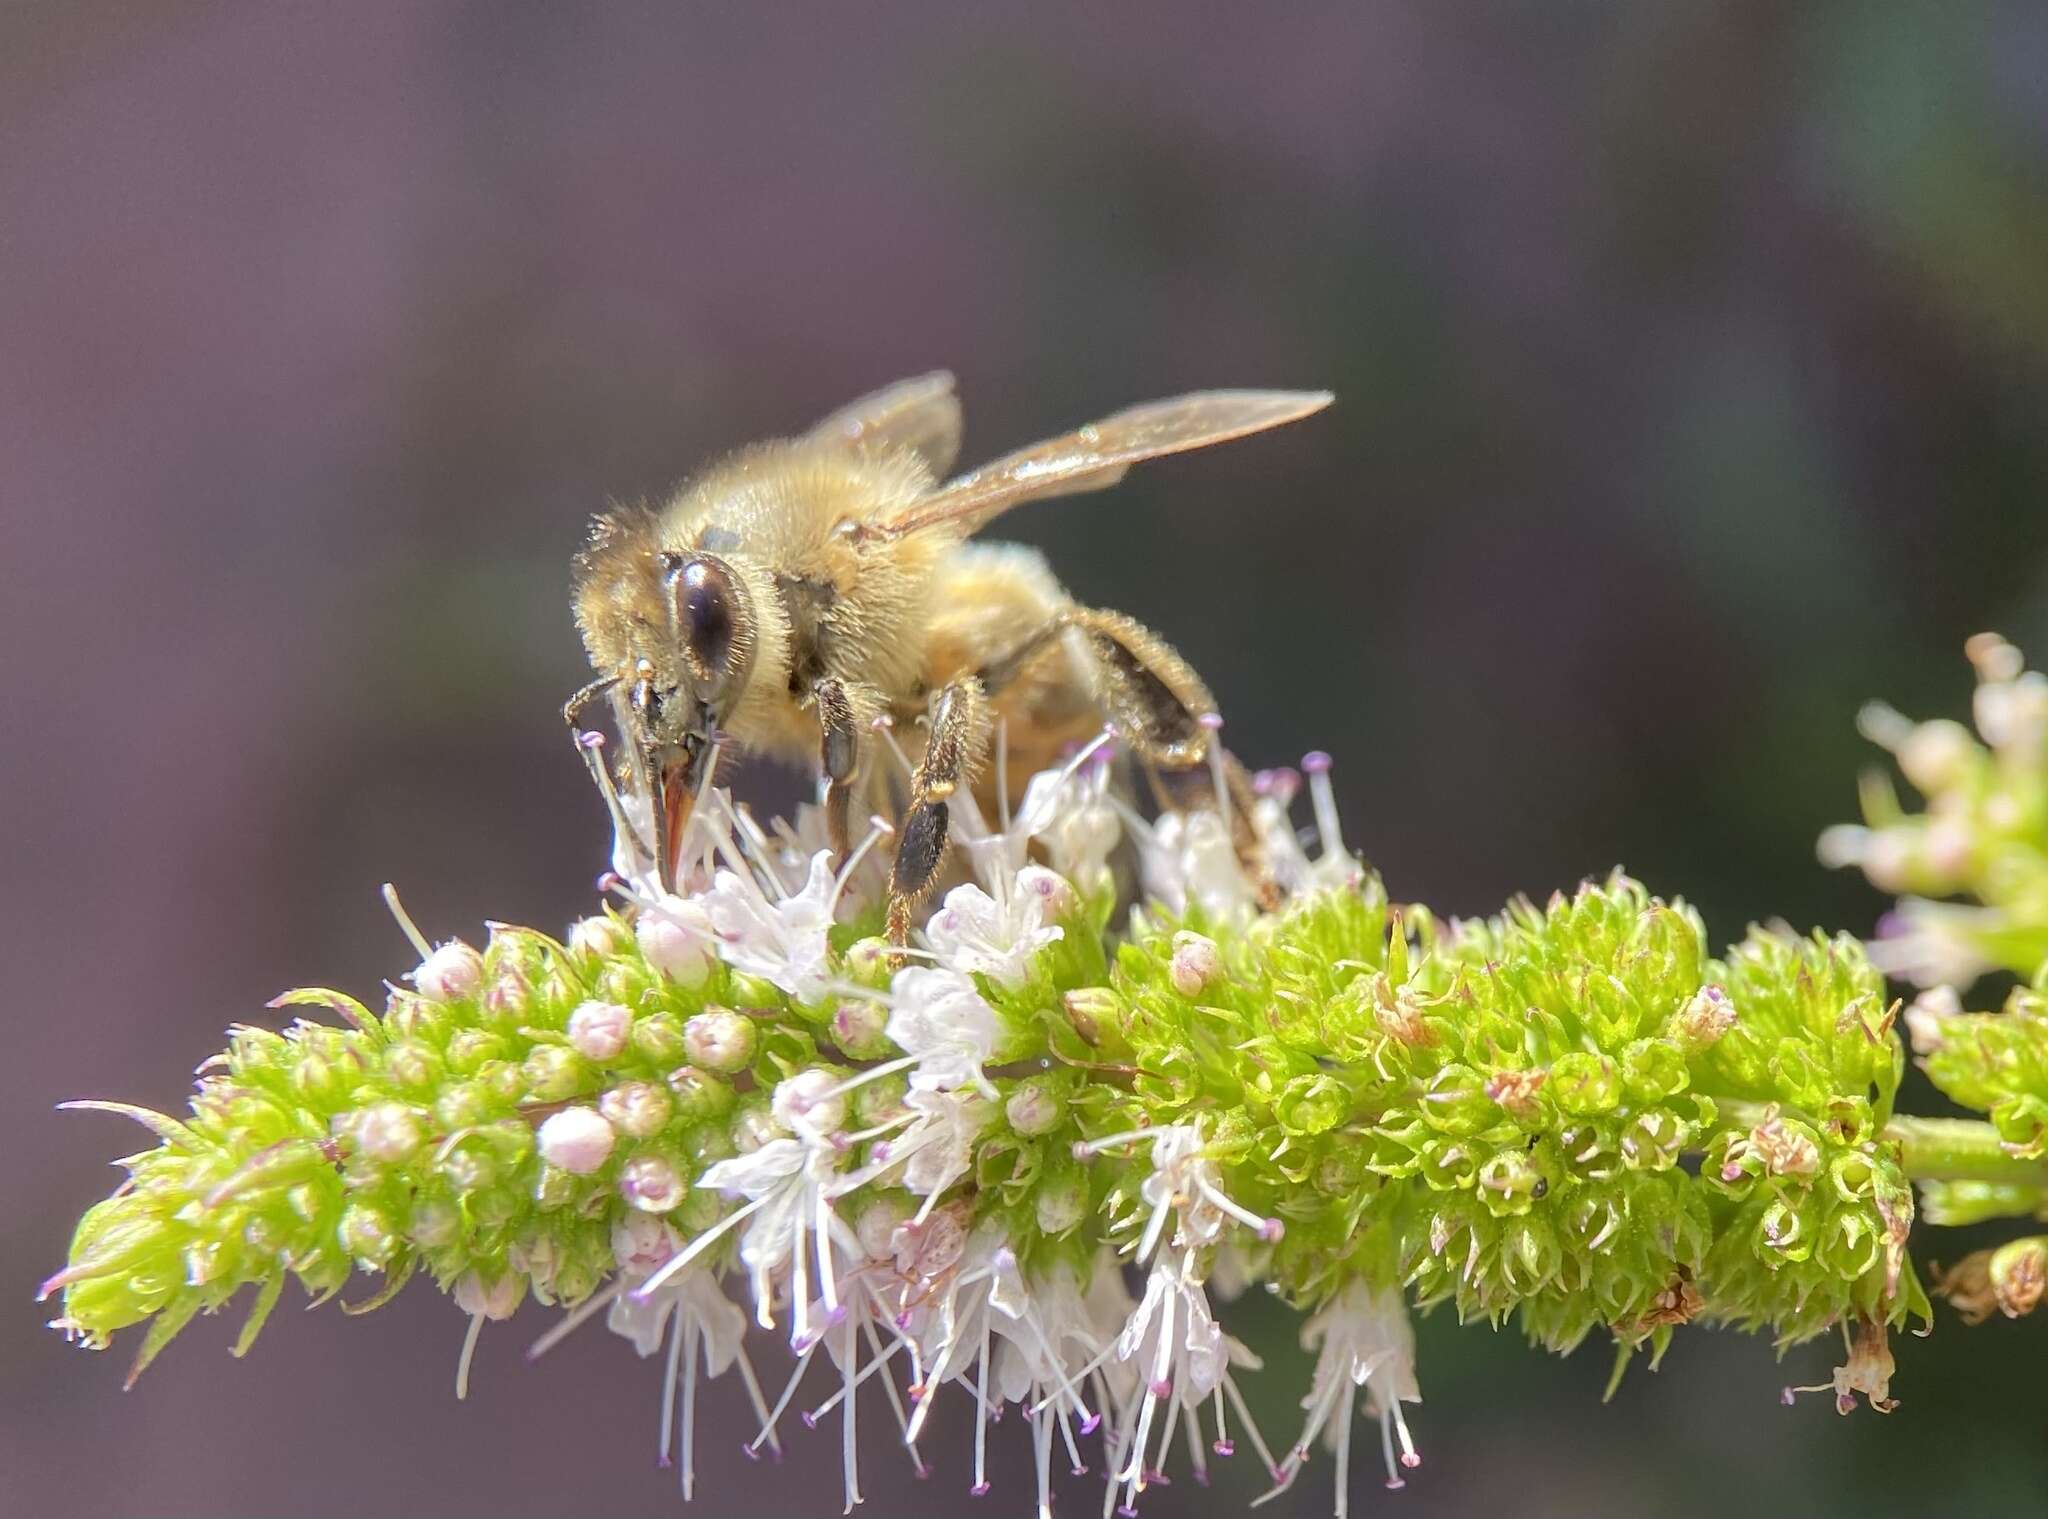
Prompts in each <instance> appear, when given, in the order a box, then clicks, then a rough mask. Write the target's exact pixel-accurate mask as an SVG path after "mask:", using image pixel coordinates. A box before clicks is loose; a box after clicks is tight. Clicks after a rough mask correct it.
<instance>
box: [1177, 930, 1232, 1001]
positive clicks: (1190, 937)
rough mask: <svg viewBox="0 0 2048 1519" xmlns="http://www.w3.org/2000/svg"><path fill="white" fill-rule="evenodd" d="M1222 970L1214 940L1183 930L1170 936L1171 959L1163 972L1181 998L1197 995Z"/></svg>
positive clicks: (1220, 959) (1221, 962) (1220, 958)
mask: <svg viewBox="0 0 2048 1519" xmlns="http://www.w3.org/2000/svg"><path fill="white" fill-rule="evenodd" d="M1222 969H1223V960H1222V957H1221V956H1219V955H1218V954H1217V953H1216V941H1215V940H1214V939H1209V938H1204V937H1203V936H1202V935H1201V934H1192V933H1188V932H1186V931H1185V930H1183V931H1182V932H1180V933H1177V934H1175V935H1174V936H1173V962H1172V964H1171V965H1170V966H1169V967H1168V969H1167V975H1168V977H1169V978H1170V979H1171V980H1172V982H1173V989H1174V990H1175V991H1177V992H1179V993H1180V994H1181V995H1182V996H1183V997H1199V996H1200V995H1201V994H1202V992H1203V991H1204V990H1205V989H1207V987H1208V985H1209V983H1210V982H1212V981H1214V980H1215V979H1216V977H1217V974H1218V973H1219V972H1220V971H1221V970H1222Z"/></svg>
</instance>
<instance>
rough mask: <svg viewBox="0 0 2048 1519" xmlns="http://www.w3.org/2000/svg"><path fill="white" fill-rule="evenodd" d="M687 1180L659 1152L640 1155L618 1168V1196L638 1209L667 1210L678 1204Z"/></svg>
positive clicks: (688, 1188) (647, 1210) (659, 1211)
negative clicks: (657, 1153)
mask: <svg viewBox="0 0 2048 1519" xmlns="http://www.w3.org/2000/svg"><path fill="white" fill-rule="evenodd" d="M689 1190H690V1186H689V1183H688V1182H686V1181H684V1180H683V1178H682V1177H681V1176H680V1175H678V1174H677V1172H676V1168H675V1167H674V1166H672V1165H670V1164H669V1163H668V1162H667V1161H665V1160H663V1159H662V1158H661V1157H660V1156H659V1155H641V1156H638V1157H636V1158H634V1159H632V1160H629V1161H627V1162H626V1164H625V1166H624V1167H623V1168H622V1169H621V1170H620V1172H619V1196H621V1197H623V1198H625V1200H626V1201H627V1202H628V1203H629V1204H631V1205H632V1206H633V1207H635V1208H637V1209H639V1210H640V1211H641V1212H642V1213H667V1212H669V1211H671V1210H672V1209H675V1208H679V1207H681V1206H682V1203H683V1198H684V1197H685V1196H687V1195H688V1193H689Z"/></svg>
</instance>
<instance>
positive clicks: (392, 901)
mask: <svg viewBox="0 0 2048 1519" xmlns="http://www.w3.org/2000/svg"><path fill="white" fill-rule="evenodd" d="M384 905H385V906H386V907H388V908H390V909H391V916H392V917H394V918H396V919H397V920H398V926H399V927H400V928H401V929H403V930H404V931H405V936H406V938H408V939H410V940H412V947H413V948H414V949H416V950H418V951H419V952H420V958H421V959H422V960H425V959H427V958H429V957H430V956H431V955H432V954H433V953H434V946H433V945H431V944H429V943H428V942H427V936H426V935H425V934H423V933H421V932H420V930H419V925H418V924H417V923H415V922H413V920H412V914H411V913H409V912H407V911H406V910H405V904H404V903H403V902H401V901H399V900H398V888H397V887H396V886H393V885H392V884H391V883H390V882H389V881H386V882H385V883H384Z"/></svg>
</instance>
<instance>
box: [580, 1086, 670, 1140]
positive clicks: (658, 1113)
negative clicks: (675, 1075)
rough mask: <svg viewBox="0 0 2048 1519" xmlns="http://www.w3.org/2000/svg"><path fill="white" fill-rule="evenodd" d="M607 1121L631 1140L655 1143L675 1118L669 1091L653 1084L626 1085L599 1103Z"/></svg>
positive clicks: (617, 1087) (617, 1088) (601, 1099)
mask: <svg viewBox="0 0 2048 1519" xmlns="http://www.w3.org/2000/svg"><path fill="white" fill-rule="evenodd" d="M597 1110H598V1112H600V1113H602V1114H603V1115H604V1118H605V1121H606V1122H607V1123H609V1124H610V1125H611V1126H612V1127H613V1128H615V1129H617V1130H618V1131H619V1132H620V1133H621V1134H624V1135H625V1136H626V1137H627V1138H629V1139H652V1138H653V1137H654V1136H655V1135H656V1134H659V1133H660V1132H661V1131H662V1130H663V1129H665V1128H667V1127H668V1121H669V1119H670V1118H671V1117H673V1116H674V1115H675V1110H676V1104H675V1099H674V1098H673V1097H671V1096H670V1095H669V1090H668V1088H667V1087H665V1086H661V1085H659V1084H658V1083H656V1082H652V1081H625V1082H621V1083H620V1084H619V1085H617V1086H615V1087H613V1088H611V1090H609V1091H607V1092H606V1093H605V1094H604V1095H603V1096H602V1097H600V1098H598V1100H597Z"/></svg>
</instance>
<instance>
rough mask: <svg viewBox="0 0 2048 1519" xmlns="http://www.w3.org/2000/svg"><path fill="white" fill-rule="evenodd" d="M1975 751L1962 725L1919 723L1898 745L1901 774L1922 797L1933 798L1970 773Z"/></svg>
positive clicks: (1944, 722) (1974, 746) (1953, 723)
mask: <svg viewBox="0 0 2048 1519" xmlns="http://www.w3.org/2000/svg"><path fill="white" fill-rule="evenodd" d="M1976 749H1977V746H1976V744H1975V743H1974V742H1973V741H1972V740H1971V738H1970V733H1969V730H1968V729H1967V728H1965V727H1964V726H1963V725H1962V724H1961V723H1955V722H1949V721H1947V720H1946V719H1944V720H1942V721H1940V722H1932V723H1919V724H1917V725H1916V726H1915V727H1914V728H1913V730H1912V731H1911V732H1910V733H1908V734H1907V735H1906V736H1905V738H1904V739H1903V740H1902V741H1901V742H1900V744H1899V746H1898V759H1899V771H1900V773H1901V774H1903V775H1904V776H1905V777H1906V779H1907V780H1909V781H1911V782H1912V783H1913V784H1914V785H1915V786H1916V787H1918V788H1919V790H1920V792H1921V793H1922V794H1923V795H1932V794H1933V793H1934V792H1937V791H1946V790H1947V789H1948V788H1949V787H1950V786H1953V785H1955V784H1956V783H1957V782H1958V781H1961V780H1962V779H1963V778H1964V777H1965V776H1966V775H1968V774H1969V770H1970V761H1971V758H1972V756H1973V755H1974V754H1975V753H1976Z"/></svg>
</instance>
